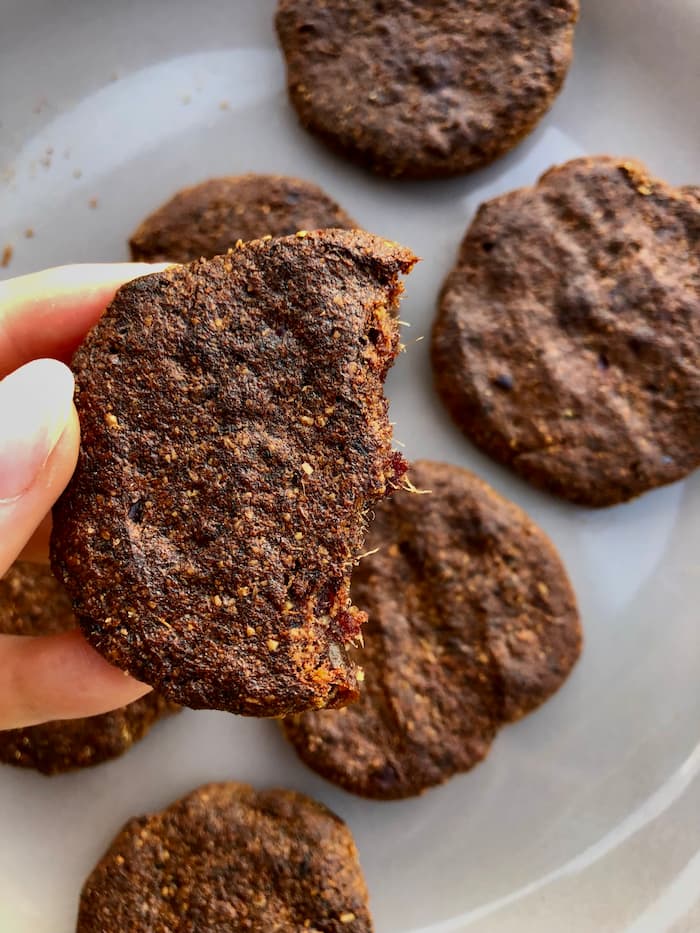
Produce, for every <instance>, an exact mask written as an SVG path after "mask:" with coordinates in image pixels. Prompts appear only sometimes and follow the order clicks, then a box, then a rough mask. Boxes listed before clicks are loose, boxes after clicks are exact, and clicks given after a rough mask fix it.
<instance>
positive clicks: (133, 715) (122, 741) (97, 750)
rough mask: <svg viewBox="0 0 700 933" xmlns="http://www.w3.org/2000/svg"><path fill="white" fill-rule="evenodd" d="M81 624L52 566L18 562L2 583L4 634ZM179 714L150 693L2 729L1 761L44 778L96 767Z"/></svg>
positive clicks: (52, 630)
mask: <svg viewBox="0 0 700 933" xmlns="http://www.w3.org/2000/svg"><path fill="white" fill-rule="evenodd" d="M77 625H78V622H77V620H76V618H75V616H74V615H73V611H72V609H71V604H70V599H69V598H68V595H67V593H66V592H65V590H64V589H63V587H62V586H61V584H60V583H59V582H58V581H57V580H56V578H55V577H54V576H53V574H52V573H51V571H50V570H49V569H48V567H41V566H39V565H38V564H29V563H17V564H15V565H14V566H13V567H11V568H10V570H9V571H8V572H7V574H6V575H5V576H4V577H3V579H2V580H0V634H2V635H53V634H58V633H60V632H67V631H70V630H71V629H74V628H77ZM178 710H179V707H177V706H175V705H174V704H173V703H169V702H167V701H166V700H164V699H163V698H162V697H161V696H159V695H158V694H157V693H149V694H147V696H145V697H142V698H141V699H140V700H136V701H135V702H134V703H131V704H129V706H125V707H123V708H122V709H117V710H114V711H113V712H111V713H105V714H104V715H102V716H91V717H89V718H87V719H66V720H59V721H58V722H48V723H44V724H43V725H40V726H31V727H29V728H26V729H9V730H6V731H0V761H2V762H4V763H5V764H10V765H18V766H19V767H22V768H33V769H35V770H36V771H41V772H42V774H61V773H63V772H64V771H72V770H74V769H76V768H86V767H89V766H90V765H97V764H100V763H101V762H103V761H109V760H110V759H111V758H118V757H119V756H120V755H123V754H124V752H127V751H128V750H129V749H130V748H131V746H132V745H133V744H134V743H135V742H138V741H139V740H140V739H142V738H143V737H144V736H145V735H146V733H147V732H148V731H149V729H150V728H151V726H152V725H153V723H154V722H156V721H157V720H158V719H160V718H162V717H163V716H166V715H169V714H172V713H174V712H177V711H178Z"/></svg>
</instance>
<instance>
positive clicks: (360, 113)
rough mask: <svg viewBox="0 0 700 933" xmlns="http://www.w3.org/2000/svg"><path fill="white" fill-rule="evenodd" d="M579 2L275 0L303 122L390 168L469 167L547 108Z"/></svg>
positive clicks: (373, 165)
mask: <svg viewBox="0 0 700 933" xmlns="http://www.w3.org/2000/svg"><path fill="white" fill-rule="evenodd" d="M578 6H579V5H578V0H510V2H508V3H504V2H503V0H439V2H438V0H354V2H353V3H347V2H345V0H327V2H325V3H318V2H317V0H279V4H278V10H277V32H278V35H279V39H280V42H281V45H282V49H283V51H284V54H285V57H286V60H287V83H288V87H289V94H290V98H291V101H292V104H293V105H294V107H295V109H296V111H297V114H298V115H299V119H300V120H301V123H302V124H303V126H305V127H306V128H307V129H308V130H310V131H311V132H312V133H315V134H316V135H317V136H319V137H320V138H321V139H322V140H323V141H324V142H326V143H327V144H329V145H330V146H331V147H333V148H334V149H336V150H339V151H340V152H342V153H344V154H345V155H347V156H349V157H350V158H352V159H354V160H355V161H358V162H360V163H361V164H363V165H365V166H367V167H368V168H370V169H372V170H374V171H376V172H379V173H381V174H383V175H397V176H398V175H402V176H405V177H412V178H434V177H438V176H445V175H454V174H459V173H462V172H468V171H472V170H473V169H475V168H478V167H479V166H482V165H485V164H486V163H488V162H490V161H492V160H493V159H495V158H496V157H497V156H499V155H501V154H502V153H504V152H507V151H508V150H509V149H511V148H513V146H515V145H516V144H517V143H518V142H520V140H521V139H523V138H524V137H525V136H526V135H527V134H528V133H529V132H530V131H531V130H532V128H533V127H534V126H535V124H536V123H537V122H538V121H539V120H540V118H541V117H542V116H543V115H544V113H545V112H546V111H547V110H548V109H549V107H550V105H551V104H552V102H553V100H554V98H555V97H556V95H557V93H558V92H559V90H560V88H561V86H562V83H563V81H564V78H565V76H566V72H567V70H568V68H569V64H570V62H571V56H572V39H573V31H574V24H575V22H576V19H577V17H578Z"/></svg>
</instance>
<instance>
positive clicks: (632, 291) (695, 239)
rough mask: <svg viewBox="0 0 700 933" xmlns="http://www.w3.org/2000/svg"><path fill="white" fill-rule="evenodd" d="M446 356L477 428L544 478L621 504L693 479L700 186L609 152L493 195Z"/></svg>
mask: <svg viewBox="0 0 700 933" xmlns="http://www.w3.org/2000/svg"><path fill="white" fill-rule="evenodd" d="M696 192H697V189H696ZM432 358H433V369H434V373H435V383H436V386H437V389H438V391H439V393H440V395H441V396H442V399H443V401H444V402H445V405H446V406H447V408H448V409H449V411H450V412H451V414H452V416H453V417H454V419H455V421H456V422H457V424H458V425H459V426H460V427H461V428H462V429H463V431H464V432H465V434H466V435H467V436H468V437H469V438H470V439H471V440H472V441H474V443H475V444H478V446H479V447H481V448H482V449H483V450H485V451H486V453H488V454H490V455H491V456H492V457H493V458H494V459H496V460H499V461H500V462H501V463H504V464H507V465H508V466H510V467H512V468H513V469H514V470H515V471H516V472H518V473H519V474H520V475H521V476H523V477H525V479H527V480H529V481H530V482H531V483H533V484H534V485H536V486H539V487H541V488H543V489H546V490H548V491H549V492H551V493H554V494H555V495H558V496H562V497H563V498H565V499H569V500H570V501H571V502H575V503H579V504H581V505H588V506H608V505H614V504H615V503H618V502H624V501H625V500H628V499H632V498H634V497H635V496H638V495H640V494H641V493H643V492H646V491H647V490H650V489H653V488H654V487H657V486H663V485H664V484H666V483H672V482H674V481H675V480H678V479H681V478H683V477H684V476H686V475H687V474H688V473H690V472H691V471H692V470H694V469H695V468H696V467H697V466H698V465H699V464H700V199H698V197H697V193H693V190H692V189H675V188H672V187H671V186H670V185H667V184H666V183H665V182H663V181H659V180H658V179H656V178H652V177H651V176H650V175H649V173H648V172H647V170H646V169H645V168H644V166H643V165H641V164H640V163H638V162H633V161H625V160H622V159H615V158H610V157H606V156H602V157H598V158H584V159H576V160H574V161H573V162H569V163H567V164H566V165H562V166H559V167H556V168H553V169H551V170H550V171H549V172H547V173H546V174H545V175H544V176H543V177H542V178H541V179H540V181H539V182H538V183H537V185H536V186H535V187H533V188H524V189H522V190H520V191H514V192H511V193H510V194H506V195H503V196H501V197H499V198H496V199H495V200H493V201H489V202H488V203H487V204H484V205H483V206H482V207H481V208H480V210H479V212H478V213H477V215H476V218H475V220H474V222H473V223H472V225H471V227H470V229H469V230H468V232H467V235H466V237H465V239H464V241H463V243H462V247H461V251H460V254H459V259H458V261H457V264H456V266H455V268H454V269H453V271H452V272H451V273H450V275H449V276H448V278H447V281H446V283H445V285H444V288H443V291H442V295H441V298H440V303H439V310H438V316H437V320H436V322H435V326H434V329H433V342H432Z"/></svg>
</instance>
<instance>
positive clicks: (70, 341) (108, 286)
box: [0, 262, 168, 377]
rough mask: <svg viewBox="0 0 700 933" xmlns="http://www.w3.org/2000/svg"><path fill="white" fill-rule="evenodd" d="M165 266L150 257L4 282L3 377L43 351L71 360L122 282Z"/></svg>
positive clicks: (0, 314)
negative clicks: (148, 260) (151, 262)
mask: <svg viewBox="0 0 700 933" xmlns="http://www.w3.org/2000/svg"><path fill="white" fill-rule="evenodd" d="M166 268H168V263H159V264H157V265H151V264H149V263H145V262H140V263H135V262H121V263H103V264H86V265H75V266H58V267H57V268H55V269H47V270H45V271H44V272H35V273H32V274H31V275H22V276H19V277H18V278H14V279H6V280H5V281H4V282H0V377H2V376H3V375H7V373H11V372H12V371H13V370H15V369H17V368H18V367H19V366H22V365H23V364H24V363H28V362H29V361H30V360H36V359H39V358H40V357H44V356H47V357H48V356H50V357H53V358H54V359H59V360H63V361H64V362H66V363H67V362H68V361H69V360H70V358H71V356H72V354H73V352H74V350H75V349H76V347H78V346H79V344H80V343H81V342H82V340H83V338H84V336H85V334H86V333H87V332H88V330H89V329H90V328H91V327H92V325H93V324H94V323H95V322H96V321H97V320H98V319H99V318H100V316H101V315H102V312H103V311H104V309H105V308H106V307H107V305H108V304H109V302H110V301H111V300H112V298H113V297H114V293H115V291H116V290H117V289H118V288H119V286H120V285H123V284H124V282H128V281H130V280H131V279H135V278H138V277H139V276H141V275H149V274H152V273H154V272H159V271H161V270H162V269H166Z"/></svg>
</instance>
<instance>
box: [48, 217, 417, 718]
mask: <svg viewBox="0 0 700 933" xmlns="http://www.w3.org/2000/svg"><path fill="white" fill-rule="evenodd" d="M414 262H415V258H414V257H413V255H412V254H411V253H410V252H409V251H408V250H405V249H402V248H401V247H399V246H397V245H396V244H392V243H388V242H386V241H384V240H380V239H379V238H377V237H373V236H371V235H369V234H366V233H360V232H350V231H341V230H333V231H325V232H317V233H309V234H307V235H303V236H299V235H297V236H294V237H283V238H280V239H276V240H266V241H263V240H255V241H253V242H252V243H248V244H241V245H240V248H239V249H236V250H234V251H233V252H232V253H231V254H230V255H226V256H220V257H217V258H216V259H213V260H201V261H199V262H197V263H193V264H192V265H190V266H177V267H172V268H170V269H168V270H166V271H165V272H162V273H159V274H156V275H149V276H146V277H144V278H141V279H137V280H136V281H134V282H130V283H129V284H127V285H125V286H123V287H122V288H121V289H120V290H119V291H118V292H117V295H116V297H115V299H114V301H113V302H112V304H111V305H110V307H109V308H108V309H107V311H106V313H105V315H104V316H103V317H102V319H101V320H100V322H99V323H98V324H97V325H96V327H95V328H94V329H93V330H92V331H91V332H90V334H88V336H87V338H86V340H85V343H84V344H83V346H82V347H81V348H80V349H79V350H78V352H77V354H76V355H75V357H74V359H73V364H72V365H73V370H74V372H75V376H76V385H77V391H76V407H77V410H78V414H79V417H80V423H81V432H82V440H81V451H80V456H79V459H78V466H77V469H76V472H75V474H74V476H73V479H72V480H71V483H70V484H69V486H68V488H67V490H66V492H65V493H64V494H63V496H62V497H61V499H60V500H59V502H58V503H57V505H56V507H55V508H54V525H53V534H52V541H51V547H52V561H53V564H54V568H55V571H56V573H57V575H58V576H59V577H60V579H61V580H62V581H63V582H64V583H65V585H66V587H67V589H68V591H69V593H70V595H71V598H72V600H73V604H74V608H75V610H76V614H77V616H78V620H79V622H80V625H81V627H82V629H83V631H84V632H85V634H86V636H87V638H88V640H89V641H90V642H91V643H92V644H93V645H94V646H95V647H96V648H97V649H98V651H101V652H102V653H103V654H104V656H105V657H106V658H107V659H108V660H110V661H111V662H112V663H114V664H116V665H117V666H118V667H121V668H123V669H124V670H127V671H129V672H130V673H131V674H133V675H134V676H136V677H137V678H138V679H141V680H143V681H144V682H146V683H149V684H151V685H152V686H156V687H157V688H158V689H159V690H160V691H161V692H163V693H164V694H165V696H167V697H169V698H170V699H173V700H175V701H177V702H182V703H183V704H184V705H186V706H191V707H193V708H209V707H214V708H219V709H226V710H228V711H230V712H236V713H242V714H247V715H255V716H265V715H267V716H274V715H282V714H284V713H289V712H299V711H301V710H303V709H310V708H318V707H321V706H324V705H343V704H345V703H347V702H348V701H349V700H350V699H351V698H352V697H354V696H355V693H356V683H355V669H354V665H353V664H351V663H350V662H349V661H348V658H347V654H346V646H347V645H349V644H351V643H352V642H353V641H354V640H355V639H356V638H357V635H358V633H359V630H360V626H361V624H362V622H363V621H364V616H363V615H362V613H361V612H359V610H357V609H356V607H354V606H352V604H351V602H350V573H351V569H352V567H353V565H354V563H355V558H356V555H357V554H358V553H360V551H361V550H362V543H363V540H364V534H365V530H366V513H367V510H368V509H369V508H370V507H371V506H372V504H373V503H374V502H375V501H376V500H377V499H379V498H381V497H382V496H384V495H385V494H386V492H387V489H388V488H389V484H391V483H395V482H396V479H397V477H398V476H400V475H402V474H403V472H404V469H405V466H404V462H403V460H402V458H401V456H400V455H398V454H396V453H394V451H392V448H391V426H390V424H389V421H388V418H387V402H386V400H385V398H384V395H383V381H384V378H385V376H386V373H387V370H388V369H389V366H390V365H391V363H392V362H393V360H394V358H395V356H396V354H397V352H398V323H397V321H396V319H395V316H394V314H393V310H394V309H395V308H396V306H397V304H398V296H399V294H400V292H401V290H402V287H401V284H400V282H399V276H400V273H402V272H408V271H409V270H410V268H411V267H412V265H413V263H414Z"/></svg>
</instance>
